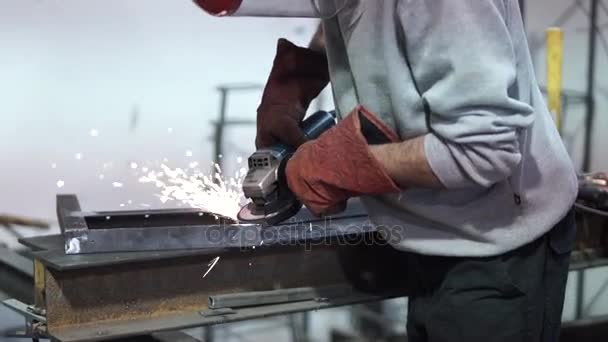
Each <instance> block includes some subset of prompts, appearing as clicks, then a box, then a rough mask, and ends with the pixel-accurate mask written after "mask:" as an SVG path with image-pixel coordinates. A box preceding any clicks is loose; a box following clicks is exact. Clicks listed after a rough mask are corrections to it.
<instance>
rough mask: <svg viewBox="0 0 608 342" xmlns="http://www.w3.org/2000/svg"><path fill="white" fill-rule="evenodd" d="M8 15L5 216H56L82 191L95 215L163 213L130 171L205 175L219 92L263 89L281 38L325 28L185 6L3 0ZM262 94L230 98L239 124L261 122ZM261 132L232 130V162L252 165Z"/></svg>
mask: <svg viewBox="0 0 608 342" xmlns="http://www.w3.org/2000/svg"><path fill="white" fill-rule="evenodd" d="M0 8H2V10H0V41H1V42H2V47H1V48H0V49H2V53H0V75H2V77H0V93H1V94H2V102H1V103H0V113H1V115H2V118H3V120H2V125H0V134H1V136H2V138H3V148H2V150H3V152H2V157H1V158H2V166H3V167H2V171H1V173H2V190H3V191H2V193H3V196H2V197H1V198H0V211H3V212H4V211H6V212H12V213H17V214H24V215H32V216H38V217H42V218H47V219H54V215H55V214H54V204H53V203H54V195H55V193H56V192H58V191H61V192H74V193H78V195H79V197H80V198H81V199H82V202H83V203H84V206H85V208H86V209H89V210H98V209H102V208H104V209H113V208H114V209H116V208H119V205H120V204H121V203H124V204H125V205H126V204H127V203H128V201H129V200H131V202H132V203H133V205H137V204H139V203H147V204H152V205H160V202H159V201H158V199H157V198H156V197H153V193H154V192H155V189H153V188H152V187H151V185H148V184H146V185H139V184H137V177H136V176H134V174H133V172H132V169H131V163H132V162H135V163H137V164H138V165H139V166H141V165H144V164H147V163H152V162H153V161H162V160H163V159H164V158H167V159H168V164H169V165H170V166H172V167H181V166H184V165H187V164H188V163H189V162H192V161H197V162H200V164H201V166H202V167H203V169H205V170H206V169H207V167H208V166H207V165H208V164H209V162H210V161H211V153H212V150H213V146H212V136H213V126H212V124H211V121H212V120H215V119H216V117H217V115H218V106H219V97H218V94H217V92H216V90H215V87H216V86H218V85H220V84H226V83H227V84H230V83H252V82H253V83H259V84H263V83H264V82H265V80H266V77H267V75H268V72H269V70H270V67H271V64H272V59H273V56H274V48H275V44H276V40H277V38H278V37H280V36H284V37H287V38H288V39H290V40H292V41H294V42H296V43H298V44H306V43H307V42H308V40H309V39H310V37H311V36H312V34H313V32H314V29H315V27H316V26H315V22H313V21H311V20H293V19H275V20H273V19H239V18H229V19H218V18H213V17H210V16H208V15H206V14H204V13H203V12H202V11H200V10H199V9H198V8H197V7H196V6H195V5H194V4H193V3H191V2H190V1H187V0H184V1H163V0H130V1H123V0H110V1H103V2H89V1H80V0H47V1H38V0H22V1H12V0H0ZM260 92H261V91H257V92H249V93H243V94H239V95H235V96H232V97H231V99H230V102H229V117H231V118H239V117H240V118H246V119H254V118H255V108H256V107H257V103H258V101H259V97H260ZM254 135H255V134H254V128H253V127H248V128H246V129H241V130H239V131H236V130H234V129H228V131H227V136H226V139H225V141H226V144H225V147H226V149H227V150H229V151H230V152H231V156H230V158H233V159H235V158H236V156H237V155H241V156H243V157H245V158H246V157H247V156H248V154H249V153H250V152H251V151H252V150H253V147H254V146H253V137H254ZM187 151H192V157H188V156H187V154H188V155H189V154H190V153H188V152H187ZM233 164H236V163H233ZM101 175H103V179H99V178H100V177H101ZM57 181H63V182H64V186H63V187H62V188H60V189H58V187H57V185H56V183H57ZM113 182H120V183H123V184H124V186H123V187H122V188H115V187H113V186H112V183H113Z"/></svg>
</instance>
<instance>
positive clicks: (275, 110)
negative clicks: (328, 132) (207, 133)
mask: <svg viewBox="0 0 608 342" xmlns="http://www.w3.org/2000/svg"><path fill="white" fill-rule="evenodd" d="M328 83H329V69H328V66H327V57H326V56H325V54H324V53H321V52H317V51H314V50H311V49H307V48H301V47H298V46H295V45H294V44H292V43H291V42H289V41H288V40H286V39H279V41H278V44H277V53H276V57H275V59H274V64H273V66H272V71H271V72H270V76H269V77H268V81H267V82H266V87H265V88H264V94H263V96H262V102H261V104H260V106H259V107H258V115H257V136H256V139H255V141H256V143H255V144H256V147H257V148H262V147H269V146H272V145H274V144H276V143H285V144H287V145H289V146H293V147H298V146H300V145H301V144H303V143H304V142H306V140H307V139H306V137H305V136H304V133H302V130H301V129H300V126H299V125H300V123H301V122H302V119H303V118H304V115H305V114H306V110H307V109H308V106H309V105H310V102H311V101H312V100H313V99H314V98H315V97H317V96H318V95H319V93H320V92H321V91H322V90H323V88H325V86H326V85H327V84H328Z"/></svg>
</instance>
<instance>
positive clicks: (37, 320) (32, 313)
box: [2, 299, 48, 339]
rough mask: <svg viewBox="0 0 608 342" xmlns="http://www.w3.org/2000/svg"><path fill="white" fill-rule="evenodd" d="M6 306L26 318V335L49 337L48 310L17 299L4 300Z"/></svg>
mask: <svg viewBox="0 0 608 342" xmlns="http://www.w3.org/2000/svg"><path fill="white" fill-rule="evenodd" d="M2 304H3V305H4V306H6V307H7V308H9V309H11V310H13V311H14V312H16V313H18V314H19V315H21V316H23V317H24V318H25V332H24V337H30V338H32V339H36V338H47V337H48V336H47V329H46V311H45V310H44V309H40V308H37V307H35V306H33V305H27V304H25V303H23V302H21V301H19V300H16V299H7V300H4V301H3V302H2Z"/></svg>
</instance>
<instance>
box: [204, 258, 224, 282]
mask: <svg viewBox="0 0 608 342" xmlns="http://www.w3.org/2000/svg"><path fill="white" fill-rule="evenodd" d="M218 261H220V257H219V256H218V257H215V259H213V260H211V262H210V263H209V264H207V266H208V267H209V268H208V269H207V272H205V274H204V275H203V278H205V277H206V276H207V274H209V272H211V270H212V269H213V268H214V267H215V264H217V262H218Z"/></svg>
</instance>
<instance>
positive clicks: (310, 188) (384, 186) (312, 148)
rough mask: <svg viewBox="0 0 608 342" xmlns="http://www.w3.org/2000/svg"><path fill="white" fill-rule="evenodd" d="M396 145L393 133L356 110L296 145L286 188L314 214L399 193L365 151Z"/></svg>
mask: <svg viewBox="0 0 608 342" xmlns="http://www.w3.org/2000/svg"><path fill="white" fill-rule="evenodd" d="M397 141H398V137H397V134H396V133H395V132H393V131H392V130H391V129H390V128H388V127H387V126H386V125H384V123H382V122H381V121H380V119H378V118H377V117H376V116H375V115H373V114H372V113H370V112H368V111H367V110H366V109H365V108H364V107H362V106H357V108H355V109H354V110H353V111H352V112H351V113H350V114H349V115H348V116H347V117H346V118H345V119H344V120H342V121H341V122H340V123H339V124H338V125H336V126H335V127H334V128H332V129H330V130H329V131H327V132H325V133H324V134H323V135H321V136H320V137H319V138H318V139H316V140H312V141H309V142H307V143H305V144H303V145H302V146H300V148H299V149H298V150H297V151H296V153H295V154H294V155H293V157H292V158H291V159H290V160H289V161H288V162H287V167H286V171H285V174H286V178H287V184H288V186H289V189H290V190H291V191H292V192H293V193H294V194H295V195H296V197H297V198H298V199H299V200H300V201H302V202H303V203H304V204H305V205H306V207H307V208H308V209H309V210H310V211H311V212H312V213H314V214H315V215H329V214H334V213H336V212H337V211H339V210H343V209H344V207H345V204H346V200H348V199H349V198H351V197H355V196H361V195H382V194H387V193H396V192H399V191H400V189H399V187H397V185H396V184H395V183H394V182H393V180H392V179H391V178H390V177H389V176H388V175H387V173H386V171H385V170H384V167H383V166H382V165H381V164H380V163H379V162H378V161H377V160H376V158H375V157H374V156H373V155H372V154H371V152H370V150H369V147H368V146H369V144H385V143H391V142H397Z"/></svg>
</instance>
